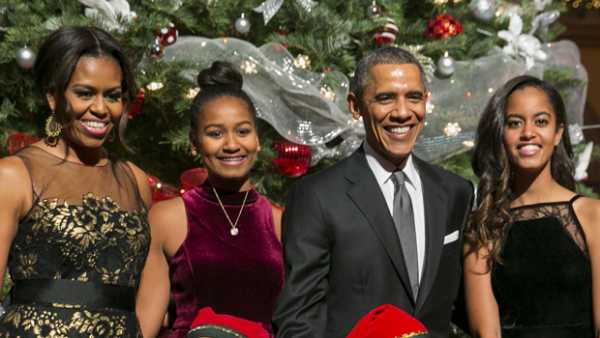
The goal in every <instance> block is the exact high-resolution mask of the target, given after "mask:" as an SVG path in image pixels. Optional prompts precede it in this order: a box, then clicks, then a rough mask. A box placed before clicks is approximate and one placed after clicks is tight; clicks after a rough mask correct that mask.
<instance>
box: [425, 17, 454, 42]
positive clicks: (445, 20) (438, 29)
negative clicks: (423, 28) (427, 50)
mask: <svg viewBox="0 0 600 338" xmlns="http://www.w3.org/2000/svg"><path fill="white" fill-rule="evenodd" d="M460 33H462V25H461V24H460V22H458V20H456V19H455V18H454V17H453V16H451V15H448V14H442V15H437V16H435V17H434V18H433V19H431V20H429V22H428V23H427V36H429V37H430V38H434V39H447V38H449V37H451V36H455V35H458V34H460Z"/></svg>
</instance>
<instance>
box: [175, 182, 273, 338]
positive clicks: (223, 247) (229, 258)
mask: <svg viewBox="0 0 600 338" xmlns="http://www.w3.org/2000/svg"><path fill="white" fill-rule="evenodd" d="M218 193H219V196H220V198H221V201H222V202H223V204H224V206H225V209H226V210H227V212H228V213H229V217H230V218H231V219H232V221H235V219H236V217H237V215H238V213H239V211H240V207H241V205H242V201H243V199H244V195H245V192H242V193H239V192H236V193H226V192H223V191H218ZM183 201H184V205H185V210H186V214H187V219H188V234H187V237H186V239H185V240H184V242H183V244H182V245H181V247H179V249H178V250H177V252H176V253H175V255H174V256H173V257H172V258H171V259H170V261H169V267H170V274H171V292H172V295H173V299H174V301H175V307H176V318H175V322H174V324H173V329H172V331H171V335H170V337H171V338H180V337H185V335H186V333H187V332H188V330H189V329H190V324H191V323H192V321H193V319H194V317H195V315H196V313H197V312H198V310H199V309H201V308H203V307H206V306H210V307H211V308H212V309H213V310H214V311H215V312H216V313H219V314H228V315H233V316H237V317H241V318H244V319H248V320H252V321H256V322H260V323H262V324H263V325H264V327H265V328H266V329H267V330H268V331H269V332H272V328H271V316H272V314H273V310H274V307H275V302H276V299H277V296H278V295H279V292H280V290H281V288H282V286H283V274H284V272H283V257H282V252H281V244H280V243H279V241H278V240H277V237H276V235H275V230H274V228H273V216H272V211H271V204H270V202H269V201H268V200H267V199H266V198H265V197H264V196H262V195H260V194H259V193H258V192H256V190H254V189H252V190H250V192H249V193H248V197H247V200H246V206H245V207H244V210H243V211H242V214H241V216H240V219H239V222H238V226H237V227H238V229H239V233H238V234H237V236H232V235H231V233H230V230H231V226H230V225H229V223H228V221H227V219H226V217H225V214H224V213H223V210H222V209H221V207H220V206H219V203H218V201H217V198H216V197H215V195H214V193H213V190H212V188H211V187H210V186H208V185H202V186H199V187H196V188H194V189H192V190H190V191H188V192H186V193H185V194H184V195H183Z"/></svg>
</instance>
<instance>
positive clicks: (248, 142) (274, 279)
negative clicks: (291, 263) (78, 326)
mask: <svg viewBox="0 0 600 338" xmlns="http://www.w3.org/2000/svg"><path fill="white" fill-rule="evenodd" d="M198 84H199V86H200V88H201V91H200V92H199V93H198V95H197V96H196V97H195V99H194V101H193V103H192V106H191V108H190V115H191V132H190V139H191V141H192V145H193V147H194V150H196V151H197V152H198V153H199V154H200V155H201V156H202V160H203V163H204V165H205V167H206V169H207V170H208V179H207V181H206V182H205V183H204V184H202V185H201V186H198V187H196V188H194V189H192V190H190V191H188V192H186V193H185V194H184V195H183V196H182V197H181V198H176V199H172V200H168V201H164V202H162V203H159V204H157V205H156V206H155V208H153V209H152V210H151V212H150V215H149V221H150V224H151V228H152V234H151V235H152V244H151V248H150V253H149V257H148V261H147V264H146V268H145V270H144V273H143V276H142V282H141V286H140V293H139V295H138V309H140V310H139V311H138V316H139V318H140V323H141V326H142V331H143V333H144V336H145V337H154V336H155V335H156V334H157V332H158V330H159V329H160V324H161V322H162V318H163V316H164V313H165V310H166V308H167V304H168V301H169V291H170V292H171V293H172V295H173V299H174V302H175V306H176V318H175V320H174V324H173V328H172V331H171V334H170V337H172V338H179V337H184V336H185V334H186V333H187V332H188V331H189V329H190V324H191V322H192V321H193V319H194V317H195V315H196V313H197V312H198V310H199V309H201V308H204V307H211V308H212V309H213V310H214V311H215V312H216V313H220V314H227V315H233V316H237V317H241V318H244V319H248V320H252V321H256V322H259V323H262V324H263V326H264V327H265V329H266V330H267V331H269V332H272V328H271V324H270V323H271V316H272V313H273V308H274V306H275V301H276V298H277V296H278V294H279V291H280V290H281V287H282V284H283V259H282V253H281V244H280V241H279V233H280V219H281V214H280V212H279V211H278V209H275V208H273V207H272V206H271V204H270V203H269V201H268V200H267V199H266V198H265V197H264V196H262V195H261V194H259V193H258V192H257V191H256V190H255V189H253V188H252V184H251V182H250V179H249V175H250V170H251V169H252V167H253V165H254V163H255V161H256V156H257V154H258V152H259V151H260V145H259V141H258V134H257V131H256V110H255V108H254V105H253V103H252V101H251V100H250V98H249V97H248V95H247V94H246V93H245V92H244V91H243V90H242V76H241V75H240V74H239V73H238V72H237V71H236V70H235V69H234V68H233V67H232V66H231V65H230V64H228V63H224V62H215V63H213V65H212V66H211V67H210V68H209V69H205V70H203V71H202V72H200V74H199V75H198ZM169 277H170V283H169Z"/></svg>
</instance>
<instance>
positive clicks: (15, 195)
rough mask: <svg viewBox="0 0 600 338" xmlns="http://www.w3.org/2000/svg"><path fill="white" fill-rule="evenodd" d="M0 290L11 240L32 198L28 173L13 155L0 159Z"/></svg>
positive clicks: (29, 207)
mask: <svg viewBox="0 0 600 338" xmlns="http://www.w3.org/2000/svg"><path fill="white" fill-rule="evenodd" d="M0 187H2V188H0V290H1V289H2V284H3V282H4V274H5V273H6V264H7V261H8V254H9V251H10V246H11V244H12V241H13V239H14V237H15V235H16V234H17V228H18V224H19V220H20V219H21V218H23V217H24V216H25V215H26V214H27V212H29V209H31V204H32V200H33V196H32V194H33V192H32V188H31V187H32V185H31V179H30V178H29V173H28V171H27V168H26V167H25V165H24V164H23V162H22V161H21V160H20V159H19V158H17V157H14V156H11V157H6V158H3V159H0Z"/></svg>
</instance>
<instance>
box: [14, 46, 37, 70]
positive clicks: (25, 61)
mask: <svg viewBox="0 0 600 338" xmlns="http://www.w3.org/2000/svg"><path fill="white" fill-rule="evenodd" d="M16 59H17V63H18V64H19V67H21V68H23V69H31V68H32V67H33V64H34V63H35V53H34V52H33V51H32V50H31V49H29V48H27V47H23V48H19V50H18V51H17V55H16Z"/></svg>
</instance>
